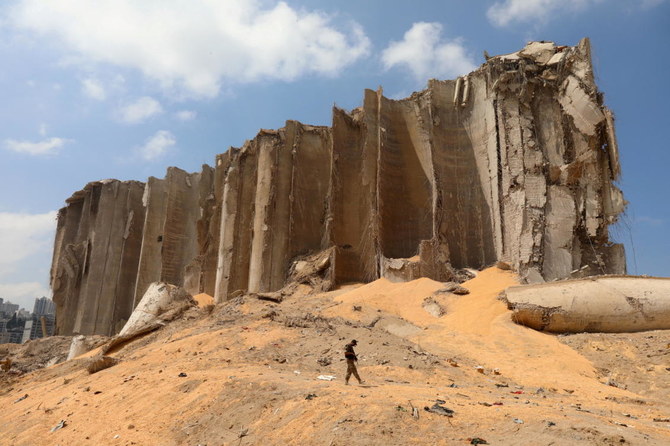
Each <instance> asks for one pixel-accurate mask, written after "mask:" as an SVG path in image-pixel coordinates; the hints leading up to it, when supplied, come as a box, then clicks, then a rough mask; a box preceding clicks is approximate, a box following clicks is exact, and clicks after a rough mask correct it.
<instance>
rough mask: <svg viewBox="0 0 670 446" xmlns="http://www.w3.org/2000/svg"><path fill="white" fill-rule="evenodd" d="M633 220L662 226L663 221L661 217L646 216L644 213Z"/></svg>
mask: <svg viewBox="0 0 670 446" xmlns="http://www.w3.org/2000/svg"><path fill="white" fill-rule="evenodd" d="M635 222H636V223H642V224H646V225H649V226H662V225H663V223H664V221H663V219H661V218H656V217H648V216H646V215H642V216H640V217H636V218H635Z"/></svg>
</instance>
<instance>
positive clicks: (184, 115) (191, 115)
mask: <svg viewBox="0 0 670 446" xmlns="http://www.w3.org/2000/svg"><path fill="white" fill-rule="evenodd" d="M174 116H175V118H177V119H179V120H180V121H183V122H186V121H193V120H194V119H195V118H196V116H198V113H197V112H195V111H193V110H180V111H178V112H177V113H175V114H174Z"/></svg>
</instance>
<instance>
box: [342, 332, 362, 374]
mask: <svg viewBox="0 0 670 446" xmlns="http://www.w3.org/2000/svg"><path fill="white" fill-rule="evenodd" d="M357 344H358V342H356V339H354V340H352V341H351V342H350V343H348V344H347V345H345V346H344V358H345V359H346V360H347V374H346V375H345V377H344V384H345V385H349V378H351V375H354V377H355V378H356V379H357V380H358V384H363V380H362V379H361V377H360V376H358V370H357V369H356V361H358V357H357V356H356V352H355V351H354V347H355V346H356V345H357Z"/></svg>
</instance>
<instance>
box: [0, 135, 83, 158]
mask: <svg viewBox="0 0 670 446" xmlns="http://www.w3.org/2000/svg"><path fill="white" fill-rule="evenodd" d="M68 142H70V140H69V139H65V138H55V137H54V138H49V139H45V140H44V141H37V142H32V141H17V140H15V139H6V140H5V148H6V149H7V150H11V151H13V152H17V153H27V154H29V155H37V156H40V155H55V154H56V153H58V150H59V149H60V148H61V147H63V146H64V145H65V144H66V143H68Z"/></svg>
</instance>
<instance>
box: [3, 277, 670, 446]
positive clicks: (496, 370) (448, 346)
mask: <svg viewBox="0 0 670 446" xmlns="http://www.w3.org/2000/svg"><path fill="white" fill-rule="evenodd" d="M515 280H516V279H515V277H514V275H513V274H511V273H509V272H507V271H501V270H498V269H496V268H491V269H488V270H485V271H483V272H481V273H480V274H479V275H478V276H477V277H476V278H475V279H473V280H471V281H469V282H466V283H464V284H463V286H465V287H466V288H467V289H469V290H470V294H468V295H463V296H456V295H453V294H450V293H446V292H440V290H441V289H442V288H443V287H444V284H442V283H439V282H434V281H431V280H429V279H419V280H415V281H413V282H409V283H390V282H388V281H386V280H383V279H381V280H378V281H376V282H373V283H370V284H367V285H353V286H348V287H345V288H344V289H340V290H337V291H333V292H329V293H324V294H317V295H310V294H309V289H308V288H306V287H302V288H299V289H298V291H297V292H296V294H295V295H294V296H292V297H290V298H288V299H286V300H285V301H284V302H282V303H281V304H274V303H269V302H267V301H260V300H257V299H252V298H250V297H241V298H237V299H235V300H233V301H230V302H227V303H226V304H224V305H219V306H217V307H215V308H214V309H213V311H210V310H211V307H207V306H206V304H207V303H208V302H209V301H208V300H207V298H206V297H207V296H199V299H198V301H199V302H201V305H203V304H204V305H205V307H204V308H194V309H192V310H189V311H188V312H187V313H186V314H185V315H184V317H183V318H181V319H180V320H178V321H175V322H173V323H171V324H170V325H168V326H166V327H164V328H162V329H161V330H159V331H157V332H153V333H151V334H148V335H146V336H144V337H142V338H139V339H137V340H135V341H134V342H131V343H129V344H127V345H125V346H123V348H121V349H120V350H118V351H115V352H114V353H113V354H112V355H113V356H115V357H117V358H118V359H120V360H121V361H120V363H119V364H117V365H116V366H114V367H111V368H108V369H106V370H103V371H101V372H98V373H95V374H92V375H90V374H88V372H87V371H86V370H85V365H86V362H87V361H88V360H89V359H87V358H77V359H74V360H71V361H68V362H65V363H62V364H58V365H55V366H50V367H47V368H44V369H41V370H36V371H32V372H30V373H26V374H23V375H22V376H18V377H14V378H11V379H10V378H9V375H7V376H6V377H5V378H4V379H5V380H4V381H2V380H0V386H1V387H0V407H2V408H3V410H2V411H0V432H1V433H2V436H1V437H0V444H2V445H57V444H60V445H96V444H98V445H100V444H102V445H117V444H118V445H133V444H134V445H194V446H195V445H209V446H212V445H228V444H230V445H251V444H254V445H256V444H264V445H275V444H276V445H285V444H315V445H344V444H347V445H369V444H384V445H395V444H397V445H403V444H471V442H472V441H473V439H475V438H481V439H484V440H486V441H487V442H488V443H489V444H509V445H518V444H538V445H549V444H552V445H574V444H588V445H592V444H595V445H614V444H617V445H618V444H634V445H636V444H645V445H650V444H654V445H655V444H670V420H668V416H670V404H669V403H668V400H669V398H668V397H669V396H670V392H669V389H670V379H669V377H670V371H668V370H667V369H666V367H668V364H667V358H668V356H667V355H668V353H669V352H670V349H669V348H668V347H669V345H670V332H665V331H655V332H645V333H635V334H625V335H605V334H579V335H572V336H555V335H548V334H544V333H539V332H536V331H533V330H530V329H528V328H525V327H521V326H517V325H515V324H514V323H512V322H511V320H510V312H509V311H508V310H507V309H506V308H505V305H504V304H502V303H501V302H500V301H498V300H497V299H496V297H497V295H498V294H499V293H500V291H501V290H503V289H504V288H505V287H507V286H509V285H511V284H514V283H515ZM353 338H355V339H357V340H358V347H357V349H356V350H357V353H358V355H359V371H360V374H361V375H362V377H363V379H364V380H365V381H366V382H365V383H364V385H358V384H356V383H355V381H354V382H353V383H352V384H353V385H349V386H345V385H344V382H343V374H344V371H345V369H346V364H345V362H344V360H343V353H342V350H343V347H344V344H346V343H347V342H348V341H349V340H351V339H353ZM480 372H483V373H480ZM319 375H333V376H335V377H336V378H335V379H334V380H333V381H324V380H320V379H318V378H317V377H318V376H319ZM25 395H27V396H26V397H25V398H22V397H24V396H25ZM21 398H22V399H21ZM437 400H441V401H444V403H442V404H443V406H444V407H447V408H449V409H451V410H453V411H454V414H453V417H446V416H444V415H440V414H436V413H432V412H427V411H425V410H424V407H430V406H433V404H435V403H436V401H437ZM413 408H416V409H418V411H417V414H418V418H416V417H415V416H413ZM61 420H63V421H64V422H65V424H64V427H62V428H60V429H58V430H55V431H53V432H51V430H52V428H54V427H55V426H57V425H58V424H59V422H61Z"/></svg>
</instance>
